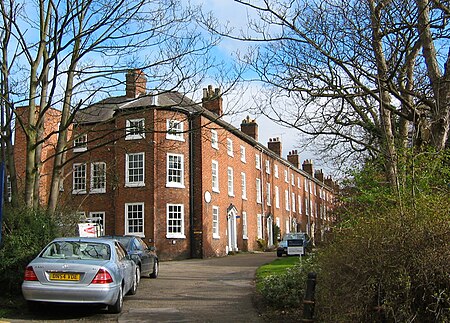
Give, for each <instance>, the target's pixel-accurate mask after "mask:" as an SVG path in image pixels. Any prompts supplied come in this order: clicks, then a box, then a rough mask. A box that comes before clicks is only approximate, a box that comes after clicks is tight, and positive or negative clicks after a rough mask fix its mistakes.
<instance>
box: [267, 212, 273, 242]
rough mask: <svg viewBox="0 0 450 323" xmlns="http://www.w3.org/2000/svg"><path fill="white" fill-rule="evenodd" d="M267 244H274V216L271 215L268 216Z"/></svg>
mask: <svg viewBox="0 0 450 323" xmlns="http://www.w3.org/2000/svg"><path fill="white" fill-rule="evenodd" d="M267 236H268V237H267V239H268V241H267V245H268V246H269V247H271V246H273V218H272V217H271V216H270V217H268V218H267Z"/></svg>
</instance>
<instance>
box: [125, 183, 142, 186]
mask: <svg viewBox="0 0 450 323" xmlns="http://www.w3.org/2000/svg"><path fill="white" fill-rule="evenodd" d="M144 186H145V183H136V184H134V183H125V187H144Z"/></svg>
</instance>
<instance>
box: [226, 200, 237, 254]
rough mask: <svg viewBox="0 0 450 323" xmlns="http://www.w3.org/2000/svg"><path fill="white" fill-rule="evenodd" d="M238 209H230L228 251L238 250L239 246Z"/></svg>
mask: <svg viewBox="0 0 450 323" xmlns="http://www.w3.org/2000/svg"><path fill="white" fill-rule="evenodd" d="M236 215H237V214H236V209H235V208H232V209H231V210H229V211H228V216H227V218H228V228H227V229H228V230H227V235H228V246H227V249H228V250H227V252H230V251H238V247H237V233H236Z"/></svg>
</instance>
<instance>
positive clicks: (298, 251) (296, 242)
mask: <svg viewBox="0 0 450 323" xmlns="http://www.w3.org/2000/svg"><path fill="white" fill-rule="evenodd" d="M287 254H288V255H289V256H290V255H303V254H304V248H303V240H302V239H290V240H287Z"/></svg>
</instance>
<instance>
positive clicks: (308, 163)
mask: <svg viewBox="0 0 450 323" xmlns="http://www.w3.org/2000/svg"><path fill="white" fill-rule="evenodd" d="M302 167H303V170H304V171H305V172H307V173H308V174H309V175H311V176H313V173H314V172H313V162H312V160H310V159H306V160H305V161H303V166H302Z"/></svg>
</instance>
